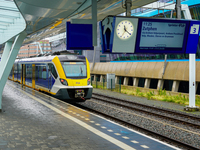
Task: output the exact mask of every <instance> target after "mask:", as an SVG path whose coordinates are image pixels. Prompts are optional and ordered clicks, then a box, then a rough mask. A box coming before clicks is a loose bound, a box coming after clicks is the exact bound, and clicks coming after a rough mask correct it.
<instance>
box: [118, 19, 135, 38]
mask: <svg viewBox="0 0 200 150" xmlns="http://www.w3.org/2000/svg"><path fill="white" fill-rule="evenodd" d="M133 31H134V27H133V24H132V23H131V22H130V21H128V20H123V21H121V22H120V23H119V24H118V25H117V28H116V33H117V36H118V37H119V38H120V39H122V40H126V39H129V38H130V37H131V36H132V34H133Z"/></svg>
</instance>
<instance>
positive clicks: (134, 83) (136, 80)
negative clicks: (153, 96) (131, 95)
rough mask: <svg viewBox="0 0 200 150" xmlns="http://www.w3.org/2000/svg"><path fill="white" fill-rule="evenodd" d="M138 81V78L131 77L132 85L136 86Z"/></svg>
mask: <svg viewBox="0 0 200 150" xmlns="http://www.w3.org/2000/svg"><path fill="white" fill-rule="evenodd" d="M138 83H139V78H134V79H133V86H138Z"/></svg>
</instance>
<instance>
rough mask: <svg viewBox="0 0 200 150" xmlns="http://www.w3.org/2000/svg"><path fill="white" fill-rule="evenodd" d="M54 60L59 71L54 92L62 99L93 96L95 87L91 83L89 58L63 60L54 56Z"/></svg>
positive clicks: (84, 98) (78, 99) (80, 99)
mask: <svg viewBox="0 0 200 150" xmlns="http://www.w3.org/2000/svg"><path fill="white" fill-rule="evenodd" d="M52 62H53V63H54V65H55V68H56V69H57V72H58V77H59V81H58V80H56V82H59V83H56V84H54V86H53V88H52V92H55V93H56V95H55V96H56V97H59V98H60V99H71V100H72V101H85V100H87V99H90V98H91V97H92V90H93V87H92V86H91V84H90V66H89V62H88V60H87V58H85V59H83V60H77V59H75V60H62V59H59V58H58V57H57V58H54V59H53V60H52Z"/></svg>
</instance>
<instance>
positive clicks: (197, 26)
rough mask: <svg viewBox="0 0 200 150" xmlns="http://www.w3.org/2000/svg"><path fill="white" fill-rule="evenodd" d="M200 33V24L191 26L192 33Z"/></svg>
mask: <svg viewBox="0 0 200 150" xmlns="http://www.w3.org/2000/svg"><path fill="white" fill-rule="evenodd" d="M198 33H199V25H198V24H193V26H191V28H190V34H198Z"/></svg>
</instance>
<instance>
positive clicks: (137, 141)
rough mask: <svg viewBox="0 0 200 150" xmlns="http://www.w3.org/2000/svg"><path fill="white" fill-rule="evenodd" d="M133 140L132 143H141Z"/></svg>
mask: <svg viewBox="0 0 200 150" xmlns="http://www.w3.org/2000/svg"><path fill="white" fill-rule="evenodd" d="M131 142H132V143H139V142H138V141H134V140H133V141H131Z"/></svg>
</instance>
